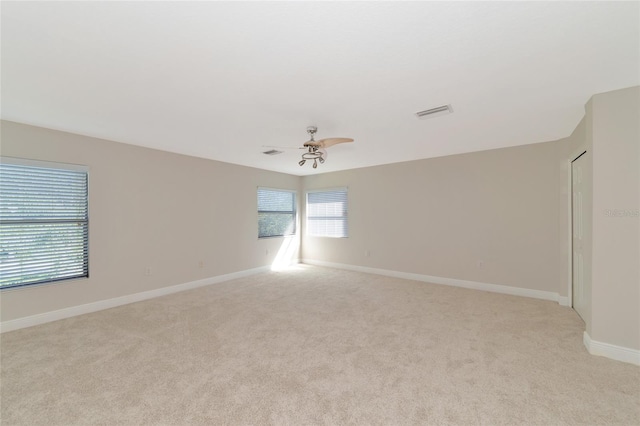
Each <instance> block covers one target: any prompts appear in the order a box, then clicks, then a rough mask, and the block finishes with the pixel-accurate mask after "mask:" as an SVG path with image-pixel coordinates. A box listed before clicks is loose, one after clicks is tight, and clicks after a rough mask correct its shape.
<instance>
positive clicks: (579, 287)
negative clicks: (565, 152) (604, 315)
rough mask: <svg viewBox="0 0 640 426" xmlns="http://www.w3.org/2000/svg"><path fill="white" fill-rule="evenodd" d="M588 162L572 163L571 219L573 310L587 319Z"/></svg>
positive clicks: (583, 160) (583, 158) (582, 157)
mask: <svg viewBox="0 0 640 426" xmlns="http://www.w3.org/2000/svg"><path fill="white" fill-rule="evenodd" d="M585 162H586V155H584V154H582V155H581V156H580V157H578V158H576V159H575V160H574V161H573V162H572V163H571V187H572V189H571V193H572V202H571V217H572V231H571V232H572V235H573V238H572V242H573V244H572V250H573V256H572V259H573V262H572V272H573V274H572V275H573V286H572V287H573V290H572V299H573V309H575V310H576V312H577V313H578V315H580V317H582V318H583V319H585V314H588V312H587V309H588V305H587V302H588V301H587V298H586V296H585V294H584V291H585V288H584V284H585V283H584V253H583V242H584V233H585V229H584V210H583V208H584V206H583V205H584V190H585V187H584V186H585V184H584V164H585Z"/></svg>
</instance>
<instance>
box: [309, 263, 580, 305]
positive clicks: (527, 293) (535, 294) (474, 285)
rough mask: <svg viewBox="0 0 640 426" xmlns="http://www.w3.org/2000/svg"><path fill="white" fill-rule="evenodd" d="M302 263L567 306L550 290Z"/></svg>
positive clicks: (565, 299) (341, 264)
mask: <svg viewBox="0 0 640 426" xmlns="http://www.w3.org/2000/svg"><path fill="white" fill-rule="evenodd" d="M302 263H307V264H309V265H317V266H327V267H330V268H337V269H347V270H349V271H357V272H366V273H369V274H377V275H385V276H388V277H394V278H404V279H407V280H414V281H423V282H428V283H433V284H441V285H448V286H453V287H463V288H469V289H472V290H482V291H490V292H492V293H502V294H510V295H512V296H523V297H532V298H534V299H543V300H551V301H553V302H558V303H559V304H561V305H563V306H568V304H569V300H568V297H565V296H559V295H558V293H553V292H551V291H542V290H532V289H528V288H519V287H509V286H506V285H498V284H487V283H481V282H478V281H466V280H459V279H455V278H443V277H434V276H431V275H422V274H414V273H410V272H399V271H391V270H388V269H378V268H369V267H366V266H356V265H346V264H343V263H333V262H324V261H321V260H313V259H303V260H302Z"/></svg>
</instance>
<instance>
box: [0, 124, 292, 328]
mask: <svg viewBox="0 0 640 426" xmlns="http://www.w3.org/2000/svg"><path fill="white" fill-rule="evenodd" d="M1 136H2V145H1V154H2V155H3V156H11V157H20V158H29V159H36V160H44V161H54V162H63V163H74V164H83V165H87V166H89V168H90V170H89V181H90V187H89V203H90V204H89V208H90V212H89V214H90V219H89V220H90V225H89V226H90V230H89V232H90V234H89V238H90V241H89V244H90V266H89V267H90V278H89V279H79V280H71V281H64V282H61V283H57V284H50V285H43V286H34V287H30V288H22V289H14V290H3V291H2V294H1V302H0V303H1V308H2V309H1V310H2V315H1V320H2V321H7V320H12V319H16V318H21V317H25V316H29V315H34V314H39V313H43V312H48V311H52V310H57V309H62V308H66V307H71V306H76V305H82V304H85V303H90V302H95V301H100V300H104V299H109V298H114V297H118V296H124V295H129V294H133V293H138V292H142V291H146V290H152V289H157V288H161V287H165V286H170V285H175V284H181V283H186V282H190V281H194V280H198V279H202V278H208V277H212V276H217V275H222V274H227V273H232V272H237V271H241V270H246V269H251V268H256V267H260V266H264V265H269V264H271V262H272V261H273V260H274V256H275V255H276V253H277V252H278V249H279V247H280V245H281V244H282V238H271V239H263V240H258V238H257V232H258V231H257V211H256V208H257V206H256V203H257V201H256V187H257V186H267V187H273V188H286V189H294V190H298V189H299V185H300V178H299V177H297V176H291V175H285V174H280V173H274V172H268V171H263V170H258V169H253V168H248V167H241V166H236V165H231V164H227V163H221V162H217V161H211V160H204V159H198V158H194V157H188V156H183V155H178V154H172V153H168V152H162V151H157V150H152V149H147V148H140V147H135V146H131V145H125V144H121V143H116V142H111V141H104V140H98V139H93V138H89V137H84V136H79V135H74V134H69V133H64V132H58V131H53V130H47V129H42V128H38V127H32V126H27V125H22V124H17V123H12V122H2V129H1ZM267 250H269V254H268V255H267V254H266V251H267ZM199 261H203V262H204V267H203V268H199V266H198V262H199ZM147 266H149V267H151V271H152V275H151V276H145V274H144V272H145V268H146V267H147Z"/></svg>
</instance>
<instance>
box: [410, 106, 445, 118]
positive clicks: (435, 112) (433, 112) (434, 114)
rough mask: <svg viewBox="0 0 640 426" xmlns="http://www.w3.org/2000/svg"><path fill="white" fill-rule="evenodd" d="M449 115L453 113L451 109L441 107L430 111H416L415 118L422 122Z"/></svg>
mask: <svg viewBox="0 0 640 426" xmlns="http://www.w3.org/2000/svg"><path fill="white" fill-rule="evenodd" d="M451 113H453V108H451V105H442V106H439V107H435V108H431V109H425V110H424V111H418V112H416V117H418V118H419V119H421V120H424V119H426V118H434V117H439V116H441V115H446V114H451Z"/></svg>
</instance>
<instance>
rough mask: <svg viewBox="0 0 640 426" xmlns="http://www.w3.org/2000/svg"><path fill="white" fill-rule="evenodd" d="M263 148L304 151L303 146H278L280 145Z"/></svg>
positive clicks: (264, 146)
mask: <svg viewBox="0 0 640 426" xmlns="http://www.w3.org/2000/svg"><path fill="white" fill-rule="evenodd" d="M262 147H263V148H276V149H304V147H303V146H278V145H262Z"/></svg>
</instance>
